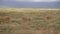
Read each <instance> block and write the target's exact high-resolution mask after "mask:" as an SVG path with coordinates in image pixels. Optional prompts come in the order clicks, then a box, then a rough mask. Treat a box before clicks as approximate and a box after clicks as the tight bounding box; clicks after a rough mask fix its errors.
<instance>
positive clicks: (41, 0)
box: [3, 0, 60, 2]
mask: <svg viewBox="0 0 60 34" xmlns="http://www.w3.org/2000/svg"><path fill="white" fill-rule="evenodd" d="M3 1H27V2H56V1H60V0H3Z"/></svg>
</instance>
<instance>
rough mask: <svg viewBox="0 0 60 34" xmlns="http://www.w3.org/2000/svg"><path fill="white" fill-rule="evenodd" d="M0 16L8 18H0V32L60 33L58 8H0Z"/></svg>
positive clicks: (59, 12) (27, 33)
mask: <svg viewBox="0 0 60 34" xmlns="http://www.w3.org/2000/svg"><path fill="white" fill-rule="evenodd" d="M1 11H2V12H1ZM0 16H8V17H9V18H10V19H9V22H8V23H5V21H4V20H5V19H6V18H4V17H3V18H4V19H3V18H2V17H1V18H0V34H60V9H50V8H49V9H47V8H46V9H43V8H42V9H39V8H37V9H36V8H30V9H28V8H15V9H12V8H9V9H7V8H6V9H5V8H0ZM1 19H2V21H1ZM3 21H4V22H3Z"/></svg>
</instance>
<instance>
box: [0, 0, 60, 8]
mask: <svg viewBox="0 0 60 34" xmlns="http://www.w3.org/2000/svg"><path fill="white" fill-rule="evenodd" d="M27 4H30V5H27ZM38 4H39V6H40V7H44V8H45V7H53V8H55V6H56V7H59V8H60V5H59V4H60V0H0V7H3V8H7V7H28V8H30V7H31V8H33V7H38ZM45 4H46V5H45ZM49 4H50V6H49ZM15 5H16V6H15ZM18 5H19V6H18ZM20 5H21V6H20ZM42 5H44V6H42ZM58 5H59V6H58Z"/></svg>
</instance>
